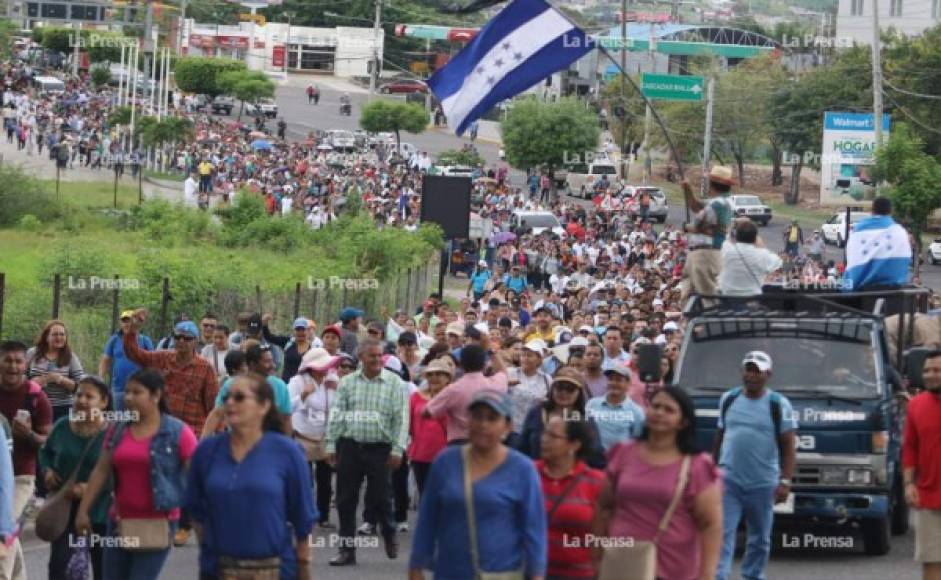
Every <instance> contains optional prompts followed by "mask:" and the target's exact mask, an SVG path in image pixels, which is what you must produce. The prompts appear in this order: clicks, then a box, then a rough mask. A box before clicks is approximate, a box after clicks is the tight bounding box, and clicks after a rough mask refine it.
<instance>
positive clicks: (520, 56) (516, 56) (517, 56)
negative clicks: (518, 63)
mask: <svg viewBox="0 0 941 580" xmlns="http://www.w3.org/2000/svg"><path fill="white" fill-rule="evenodd" d="M513 59H514V60H523V53H522V52H516V53H514V54H513Z"/></svg>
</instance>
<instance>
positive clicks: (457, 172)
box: [439, 165, 474, 177]
mask: <svg viewBox="0 0 941 580" xmlns="http://www.w3.org/2000/svg"><path fill="white" fill-rule="evenodd" d="M439 169H440V170H441V175H446V176H449V177H470V176H471V175H472V174H473V173H474V168H473V167H466V166H463V165H445V166H443V167H439Z"/></svg>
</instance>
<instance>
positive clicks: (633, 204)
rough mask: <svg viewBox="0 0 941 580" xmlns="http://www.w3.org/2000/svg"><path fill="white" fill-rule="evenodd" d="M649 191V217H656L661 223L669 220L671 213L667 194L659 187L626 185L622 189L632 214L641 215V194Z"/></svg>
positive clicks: (624, 199) (622, 197)
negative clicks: (668, 216)
mask: <svg viewBox="0 0 941 580" xmlns="http://www.w3.org/2000/svg"><path fill="white" fill-rule="evenodd" d="M643 193H648V194H649V195H650V211H649V213H648V214H647V217H648V218H650V219H655V220H657V221H658V222H660V223H664V222H665V221H667V215H668V214H669V213H670V206H669V204H668V203H667V196H666V194H665V193H663V190H662V189H660V188H659V187H652V186H639V185H625V186H624V189H622V190H621V194H620V196H621V199H622V200H623V202H624V203H625V204H627V205H626V207H627V210H628V212H629V213H630V214H631V215H632V216H638V215H640V195H641V194H643Z"/></svg>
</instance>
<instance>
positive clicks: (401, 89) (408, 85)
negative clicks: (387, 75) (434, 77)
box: [379, 79, 428, 95]
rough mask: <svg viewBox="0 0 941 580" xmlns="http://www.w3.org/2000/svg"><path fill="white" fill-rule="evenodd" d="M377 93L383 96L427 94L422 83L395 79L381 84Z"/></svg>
mask: <svg viewBox="0 0 941 580" xmlns="http://www.w3.org/2000/svg"><path fill="white" fill-rule="evenodd" d="M379 92H380V93H382V94H384V95H389V94H394V93H397V94H409V93H427V92H428V86H427V85H426V84H425V83H423V82H422V81H419V80H415V79H397V80H394V81H391V82H388V83H385V84H383V85H382V86H380V87H379Z"/></svg>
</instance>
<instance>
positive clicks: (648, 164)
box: [644, 22, 657, 185]
mask: <svg viewBox="0 0 941 580" xmlns="http://www.w3.org/2000/svg"><path fill="white" fill-rule="evenodd" d="M655 50H656V39H655V38H654V33H653V23H652V22H651V23H650V36H649V37H648V39H647V57H648V59H649V60H650V72H656V70H655V69H656V67H657V61H656V57H655V55H654V51H655ZM652 117H653V111H651V110H650V103H649V102H648V103H647V106H646V110H645V111H644V185H647V184H648V183H650V176H651V174H652V173H653V162H652V161H651V159H650V122H651V121H652V120H653V119H652Z"/></svg>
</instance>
